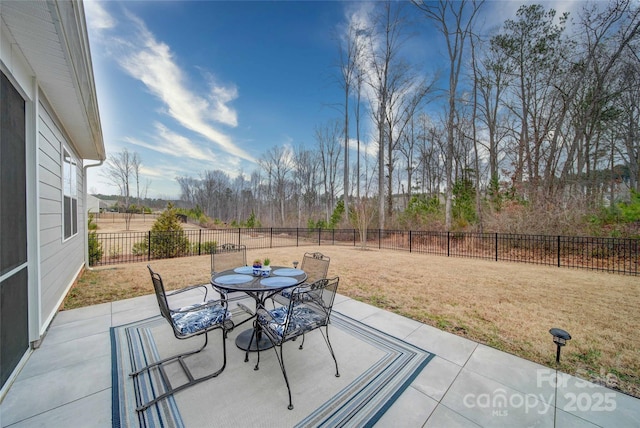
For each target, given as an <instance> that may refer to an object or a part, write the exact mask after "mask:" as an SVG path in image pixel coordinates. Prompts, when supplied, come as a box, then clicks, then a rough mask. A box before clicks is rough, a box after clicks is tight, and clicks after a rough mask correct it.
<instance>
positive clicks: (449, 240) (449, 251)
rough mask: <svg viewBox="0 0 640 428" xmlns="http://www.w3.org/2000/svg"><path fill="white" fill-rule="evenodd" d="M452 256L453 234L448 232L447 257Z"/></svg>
mask: <svg viewBox="0 0 640 428" xmlns="http://www.w3.org/2000/svg"><path fill="white" fill-rule="evenodd" d="M450 256H451V232H449V231H448V230H447V257H450Z"/></svg>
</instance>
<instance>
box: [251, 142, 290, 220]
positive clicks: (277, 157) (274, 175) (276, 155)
mask: <svg viewBox="0 0 640 428" xmlns="http://www.w3.org/2000/svg"><path fill="white" fill-rule="evenodd" d="M258 163H259V164H260V165H261V166H262V167H263V168H265V169H266V170H267V171H268V173H269V182H270V183H271V184H272V186H273V190H274V197H275V201H277V202H278V211H279V214H280V223H281V225H282V226H284V225H285V224H286V223H285V220H286V218H285V202H286V200H287V199H288V198H287V181H288V180H289V174H290V172H291V171H292V170H293V161H292V154H291V152H290V150H289V149H287V148H285V147H272V148H271V149H269V150H268V151H267V153H266V154H265V156H264V157H262V158H260V160H259V161H258Z"/></svg>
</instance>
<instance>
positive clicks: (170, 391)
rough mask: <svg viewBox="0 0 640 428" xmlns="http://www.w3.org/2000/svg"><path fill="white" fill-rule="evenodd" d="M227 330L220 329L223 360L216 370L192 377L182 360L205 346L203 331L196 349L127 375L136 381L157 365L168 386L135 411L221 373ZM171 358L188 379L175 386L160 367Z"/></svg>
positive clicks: (224, 360)
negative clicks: (202, 343)
mask: <svg viewBox="0 0 640 428" xmlns="http://www.w3.org/2000/svg"><path fill="white" fill-rule="evenodd" d="M226 339H227V331H226V330H225V329H223V330H222V355H223V362H222V367H220V368H219V369H218V370H217V371H215V372H213V373H210V374H208V375H206V376H202V377H199V378H194V377H193V375H192V374H191V371H190V370H189V368H188V367H187V365H186V363H185V362H184V358H186V357H188V356H190V355H193V354H196V353H198V352H200V351H202V349H204V347H205V346H207V342H208V332H206V333H205V343H204V345H203V346H202V347H201V348H200V349H198V350H197V351H192V352H188V353H185V354H181V355H176V356H173V357H169V358H165V359H163V360H161V361H158V362H155V363H153V364H150V365H148V366H146V367H144V368H142V369H140V370H138V371H136V372H134V373H131V374H130V375H129V376H131V377H133V378H134V381H137V378H138V375H139V374H140V373H142V372H144V371H147V370H149V369H151V368H153V367H158V370H160V376H161V377H162V381H163V383H164V385H165V387H168V391H166V392H165V393H163V394H161V395H159V396H157V397H155V398H154V399H153V400H151V401H149V402H147V403H144V404H141V405H140V406H138V407H137V408H136V411H138V412H141V411H143V410H146V409H147V408H149V407H150V406H152V405H153V404H155V403H157V402H158V401H160V400H163V399H165V398H167V397H169V396H170V395H173V394H175V393H176V392H179V391H182V390H183V389H186V388H188V387H190V386H193V385H196V384H198V383H200V382H204V381H205V380H209V379H211V378H214V377H217V376H218V375H219V374H220V373H222V372H223V371H224V369H225V367H226V366H227V340H226ZM173 360H177V361H178V362H179V363H180V366H181V367H182V369H183V370H184V372H185V375H186V376H187V378H188V379H189V381H188V382H186V383H184V384H182V385H179V386H177V387H175V388H173V387H172V386H171V384H170V383H169V380H168V379H167V377H166V374H165V372H164V368H163V367H162V364H164V363H167V362H170V361H173Z"/></svg>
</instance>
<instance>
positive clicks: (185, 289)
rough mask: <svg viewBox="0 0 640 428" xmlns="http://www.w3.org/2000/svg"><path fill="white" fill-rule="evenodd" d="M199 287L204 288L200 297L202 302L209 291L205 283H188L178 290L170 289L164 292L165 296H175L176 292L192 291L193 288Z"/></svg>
mask: <svg viewBox="0 0 640 428" xmlns="http://www.w3.org/2000/svg"><path fill="white" fill-rule="evenodd" d="M200 287H202V288H203V289H204V298H203V299H202V301H203V302H204V301H205V300H207V293H208V292H209V289H208V288H207V285H206V284H196V285H189V286H187V287H184V288H180V289H178V290H172V291H170V292H168V293H166V296H167V297H171V296H175V295H176V294H180V293H184V292H187V291H193V290H196V289H198V288H200Z"/></svg>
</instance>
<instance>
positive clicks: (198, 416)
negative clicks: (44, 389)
mask: <svg viewBox="0 0 640 428" xmlns="http://www.w3.org/2000/svg"><path fill="white" fill-rule="evenodd" d="M331 320H332V324H331V326H330V327H329V335H330V340H331V343H332V345H333V348H334V351H335V353H336V357H337V359H338V366H339V369H340V377H339V378H336V377H335V376H334V374H335V368H334V365H333V360H332V358H331V355H330V354H329V351H328V349H327V347H326V344H325V343H324V340H323V338H322V335H321V334H320V333H319V332H312V333H311V334H308V335H307V337H306V340H305V344H304V349H303V350H299V349H298V346H299V340H298V341H295V342H290V343H288V344H286V345H285V349H284V361H285V367H286V369H287V376H288V378H289V383H290V385H291V390H292V395H293V404H294V409H293V410H288V409H287V404H288V398H287V388H286V385H285V383H284V378H283V376H282V372H281V371H280V367H279V365H278V362H277V359H276V356H275V355H274V353H273V351H272V350H266V351H263V352H261V353H260V370H258V371H254V370H253V367H254V366H255V362H256V357H257V356H256V354H255V353H251V354H250V355H249V358H250V362H249V363H245V362H244V352H243V351H241V350H239V349H237V348H236V346H235V343H234V341H235V337H236V335H237V334H238V333H239V332H240V331H242V330H243V328H242V327H244V326H242V327H239V328H237V329H236V330H239V331H236V330H234V331H233V332H232V333H231V334H230V335H229V338H228V341H227V367H226V369H225V371H224V372H223V373H222V374H221V375H220V376H218V377H217V378H214V379H211V380H208V381H205V382H203V383H201V384H199V385H196V386H193V387H191V388H188V389H186V390H184V391H181V392H178V393H177V394H175V395H174V396H172V397H169V398H168V399H165V400H162V401H161V402H159V403H157V404H156V405H154V406H151V407H150V408H149V409H147V410H146V411H144V412H140V413H138V412H136V410H135V408H136V407H137V405H138V404H137V403H139V402H140V400H144V399H146V398H147V397H148V396H150V395H153V394H159V393H161V392H158V391H162V389H163V386H162V382H161V381H160V377H159V374H158V373H156V372H157V371H156V370H154V371H152V372H151V374H149V375H148V376H139V377H138V378H139V381H137V382H134V380H133V379H131V378H130V377H129V376H128V374H129V373H130V372H131V371H133V369H132V367H142V366H144V365H146V364H148V362H150V361H157V360H158V359H160V357H161V356H166V355H173V354H175V353H177V352H180V351H183V350H185V349H193V348H196V347H197V346H198V345H199V344H200V343H201V342H200V339H199V338H194V339H189V340H184V341H179V340H177V339H175V338H174V337H173V335H172V333H171V329H170V327H169V325H168V324H167V322H166V321H165V320H164V319H162V318H161V317H160V316H157V317H153V318H149V319H146V320H143V321H138V322H134V323H131V324H127V325H123V326H119V327H114V328H112V329H111V339H112V340H111V342H112V364H113V369H112V370H113V371H112V376H113V381H112V391H113V426H114V427H137V426H141V427H146V426H149V427H160V426H162V427H174V426H175V427H182V426H188V427H192V426H282V427H286V426H300V427H315V426H327V427H335V426H345V425H348V426H358V427H361V426H372V425H373V424H374V423H375V422H376V421H377V420H378V419H379V418H380V417H381V416H382V415H383V414H384V412H386V410H387V409H388V408H389V407H390V406H391V405H392V404H393V402H394V401H395V400H396V399H397V398H398V397H399V396H400V395H401V394H402V392H403V391H404V390H405V389H406V388H407V387H408V386H409V385H410V384H411V382H412V381H413V379H414V378H415V377H416V376H417V375H418V374H419V373H420V371H421V370H422V369H423V368H424V367H425V366H426V365H427V364H428V362H429V361H430V360H431V358H433V356H434V354H432V353H430V352H427V351H424V350H422V349H420V348H418V347H416V346H413V345H411V344H409V343H407V342H404V341H403V340H400V339H397V338H395V337H392V336H390V335H388V334H385V333H383V332H381V331H379V330H377V329H375V328H372V327H369V326H367V325H365V324H362V323H360V322H358V321H356V320H354V319H352V318H349V317H347V316H345V315H342V314H340V313H339V312H336V311H334V312H333V313H332V316H331ZM246 325H248V324H245V326H246ZM221 349H222V348H221V342H220V333H219V332H215V333H214V334H211V335H210V337H209V345H208V346H207V348H206V349H205V350H204V351H202V352H201V353H200V354H198V355H197V356H194V357H190V358H189V359H187V364H189V367H190V368H191V369H192V371H193V372H194V374H196V375H197V373H198V369H202V370H205V369H214V368H217V367H219V366H220V363H221V358H222V355H221V354H222V352H221ZM191 360H193V361H192V362H191ZM212 360H213V361H212ZM170 371H171V370H170V369H168V372H170ZM175 373H179V371H178V370H176V372H175ZM170 377H171V374H170Z"/></svg>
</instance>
